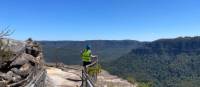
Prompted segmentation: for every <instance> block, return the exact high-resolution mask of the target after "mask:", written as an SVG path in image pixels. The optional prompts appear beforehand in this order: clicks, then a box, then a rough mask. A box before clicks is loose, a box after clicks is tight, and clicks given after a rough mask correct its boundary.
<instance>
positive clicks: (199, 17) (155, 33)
mask: <svg viewBox="0 0 200 87" xmlns="http://www.w3.org/2000/svg"><path fill="white" fill-rule="evenodd" d="M199 4H200V1H199V0H0V29H3V28H5V27H6V26H8V25H9V26H10V29H13V30H15V33H14V34H13V35H12V36H11V37H12V38H14V39H19V40H25V39H26V38H28V37H32V38H33V39H36V40H97V39H98V40H99V39H101V40H103V39H106V40H112V39H114V40H123V39H132V40H140V41H152V40H156V39H159V38H174V37H178V36H198V35H199V34H200V5H199Z"/></svg>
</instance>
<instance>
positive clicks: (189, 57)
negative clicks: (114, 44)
mask: <svg viewBox="0 0 200 87" xmlns="http://www.w3.org/2000/svg"><path fill="white" fill-rule="evenodd" d="M106 66H107V67H106V68H107V70H108V71H110V72H111V73H112V74H116V75H119V76H122V77H124V78H128V79H130V77H131V78H132V79H135V80H137V81H138V82H143V83H146V84H148V86H149V87H151V86H152V87H199V86H200V83H199V82H200V68H199V66H200V37H184V38H176V39H161V40H157V41H153V42H149V43H146V44H145V45H144V46H143V47H140V48H136V49H133V50H132V51H131V52H129V53H128V54H127V55H124V56H122V57H120V58H119V59H116V60H115V61H112V62H110V63H108V64H107V65H106Z"/></svg>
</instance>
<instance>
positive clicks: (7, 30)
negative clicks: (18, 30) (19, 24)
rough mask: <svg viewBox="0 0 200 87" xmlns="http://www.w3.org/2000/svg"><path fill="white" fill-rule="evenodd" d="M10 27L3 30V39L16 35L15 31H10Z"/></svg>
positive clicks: (1, 35)
mask: <svg viewBox="0 0 200 87" xmlns="http://www.w3.org/2000/svg"><path fill="white" fill-rule="evenodd" d="M9 27H10V26H7V27H6V28H5V29H3V30H2V31H1V32H0V38H2V37H6V36H10V35H12V34H13V33H14V30H13V31H12V30H10V29H9Z"/></svg>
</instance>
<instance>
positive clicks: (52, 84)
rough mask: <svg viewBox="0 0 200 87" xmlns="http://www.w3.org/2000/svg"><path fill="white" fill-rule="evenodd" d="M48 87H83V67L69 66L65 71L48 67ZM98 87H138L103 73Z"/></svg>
mask: <svg viewBox="0 0 200 87" xmlns="http://www.w3.org/2000/svg"><path fill="white" fill-rule="evenodd" d="M46 81H47V83H49V84H48V87H80V86H81V82H82V81H81V67H80V66H68V68H65V69H63V70H62V69H59V68H54V67H47V80H46ZM97 87H137V84H131V83H129V82H128V81H126V80H123V79H121V78H119V77H117V76H113V75H110V74H109V73H107V72H106V71H102V72H101V73H100V74H99V75H98V80H97Z"/></svg>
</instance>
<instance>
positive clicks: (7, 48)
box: [0, 38, 44, 87]
mask: <svg viewBox="0 0 200 87" xmlns="http://www.w3.org/2000/svg"><path fill="white" fill-rule="evenodd" d="M32 43H33V42H30V43H26V42H21V41H16V40H12V39H4V38H1V40H0V86H1V87H9V86H10V87H25V86H26V85H27V84H29V83H30V82H31V81H32V80H33V78H34V77H35V76H37V74H38V72H39V71H42V70H44V68H43V62H42V59H43V56H42V52H41V50H37V49H40V48H39V46H36V45H30V44H32ZM27 45H29V47H31V48H32V49H28V47H27ZM35 47H36V48H35ZM33 48H34V49H33ZM28 51H29V52H28ZM36 52H37V53H38V54H32V53H36Z"/></svg>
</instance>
